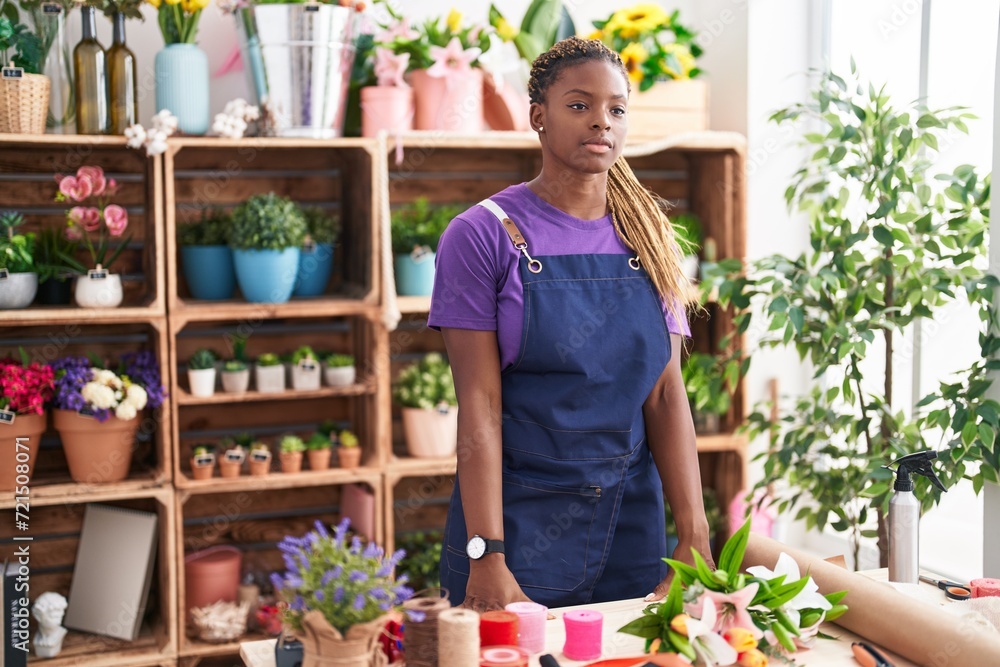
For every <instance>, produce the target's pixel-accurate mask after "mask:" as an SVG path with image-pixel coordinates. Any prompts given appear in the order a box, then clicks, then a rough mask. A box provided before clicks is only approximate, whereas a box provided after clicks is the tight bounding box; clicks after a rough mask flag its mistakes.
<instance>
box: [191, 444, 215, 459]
mask: <svg viewBox="0 0 1000 667" xmlns="http://www.w3.org/2000/svg"><path fill="white" fill-rule="evenodd" d="M214 453H215V445H213V444H212V443H210V442H199V443H197V444H196V445H194V447H192V448H191V455H192V456H196V457H197V456H207V455H208V454H214Z"/></svg>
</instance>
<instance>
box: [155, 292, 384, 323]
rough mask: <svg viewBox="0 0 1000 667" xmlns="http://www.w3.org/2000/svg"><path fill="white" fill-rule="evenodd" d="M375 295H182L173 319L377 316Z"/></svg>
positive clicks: (177, 302) (172, 313) (186, 320)
mask: <svg viewBox="0 0 1000 667" xmlns="http://www.w3.org/2000/svg"><path fill="white" fill-rule="evenodd" d="M375 298H376V297H374V296H372V295H368V296H366V297H364V299H346V298H341V299H337V298H329V299H320V298H316V299H295V300H292V301H289V302H288V303H247V302H245V301H239V302H236V301H197V300H195V299H188V298H178V299H177V301H176V303H175V304H174V305H173V306H172V307H171V310H170V313H171V315H170V317H171V320H172V321H174V322H176V323H177V324H187V323H188V322H212V321H216V320H220V319H224V320H245V321H258V320H271V319H285V318H295V317H299V318H307V317H316V316H326V317H351V316H362V317H374V316H375V315H377V314H378V313H379V312H380V308H379V306H378V304H377V303H376V301H375Z"/></svg>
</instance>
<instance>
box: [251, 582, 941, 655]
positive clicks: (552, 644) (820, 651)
mask: <svg viewBox="0 0 1000 667" xmlns="http://www.w3.org/2000/svg"><path fill="white" fill-rule="evenodd" d="M862 574H865V575H866V576H868V577H871V578H872V579H875V580H876V581H886V580H887V578H888V571H887V570H885V569H882V570H871V571H868V572H863V573H862ZM897 589H899V590H900V592H902V593H905V594H906V595H910V596H912V597H914V598H917V599H920V600H923V601H925V602H930V603H931V604H942V605H943V604H947V600H946V598H945V597H944V593H943V592H942V591H940V590H939V589H938V588H936V587H934V586H932V585H930V584H924V583H921V584H920V585H919V586H897ZM646 604H647V603H645V602H643V601H642V600H620V601H618V602H604V603H601V604H592V605H586V606H585V607H566V608H563V609H553V610H551V612H550V614H551V615H553V616H555V618H554V619H550V620H549V621H548V622H547V623H546V627H545V653H551V654H552V655H553V656H555V658H556V659H557V660H558V661H559V664H560V665H562V667H580V666H582V665H586V664H587V663H588V662H592V661H586V662H576V661H573V660H569V659H568V658H566V657H565V656H563V654H562V646H563V642H564V641H565V639H566V635H565V631H564V628H563V621H562V614H563V612H566V611H570V610H572V609H583V608H585V609H590V610H596V611H600V612H601V613H603V614H604V628H603V629H604V632H603V634H604V652H603V654H602V658H616V657H628V656H637V655H639V654H641V653H642V649H643V643H644V640H642V639H640V638H639V637H633V636H631V635H624V634H621V633H619V632H618V628H620V627H622V626H623V625H625V624H626V623H628V622H629V621H631V620H633V619H635V618H638V617H639V616H640V615H641V614H642V609H643V607H645V606H646ZM821 631H822V632H823V633H825V634H827V635H830V636H832V637H835V638H836V640H829V639H818V640H817V641H816V646H815V648H813V649H811V650H808V651H799V652H798V653H796V654H795V655H794V660H795V663H796V664H798V665H802V666H803V667H845V666H849V665H857V663H856V662H855V661H854V654H853V653H852V652H851V642H855V641H858V640H859V639H860V638H859V637H858V636H857V635H855V634H853V633H851V632H848V631H847V630H845V629H843V628H841V627H840V626H839V625H835V624H833V623H825V624H824V625H823V626H822V628H821ZM274 644H275V640H273V639H270V640H265V641H256V642H248V643H245V644H242V645H241V646H240V656H241V657H242V658H243V661H244V662H245V663H246V666H247V667H275V663H274ZM883 652H884V653H885V655H886V657H887V658H889V659H890V660H891V661H892V662H893V664H894V665H895V666H896V667H915V665H914V663H912V662H910V661H908V660H904V659H903V658H900V657H899V656H897V655H895V654H893V653H891V652H889V651H883ZM538 655H541V654H537V655H534V656H532V658H531V667H537V666H538Z"/></svg>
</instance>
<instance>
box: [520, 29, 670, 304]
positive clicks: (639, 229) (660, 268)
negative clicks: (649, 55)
mask: <svg viewBox="0 0 1000 667" xmlns="http://www.w3.org/2000/svg"><path fill="white" fill-rule="evenodd" d="M591 61H599V62H606V63H609V64H610V65H612V66H613V67H615V68H616V69H618V70H619V71H620V72H621V75H622V76H623V77H624V78H625V83H626V85H628V83H629V77H628V71H627V70H626V69H625V64H624V63H623V62H622V59H621V56H619V55H618V53H616V52H615V51H613V50H612V49H610V48H608V47H607V46H605V44H604V43H603V42H601V41H600V40H596V39H581V38H579V37H569V38H567V39H564V40H562V41H559V42H556V44H554V45H553V46H552V48H551V49H549V50H548V51H546V52H545V53H543V54H541V55H540V56H538V57H537V58H536V59H535V62H534V63H532V65H531V78H530V79H529V80H528V97H529V98H530V100H531V101H532V102H534V103H538V104H544V103H545V93H546V92H547V91H548V89H549V87H550V86H551V85H552V84H553V83H555V81H556V79H558V78H559V75H560V74H561V73H562V71H563V70H565V69H566V68H568V67H572V66H574V65H578V64H581V63H584V62H591ZM629 92H630V93H631V86H629ZM607 188H608V208H609V209H610V210H611V217H612V219H613V221H614V225H615V231H616V232H617V233H618V237H619V238H620V239H621V240H622V243H624V244H625V245H626V246H627V247H628V248H630V249H631V250H633V251H634V252H635V253H636V255H638V257H639V262H640V263H641V264H642V266H643V267H645V269H646V272H647V273H648V274H649V278H650V280H652V282H653V285H654V287H656V291H657V292H658V293H659V295H660V297H661V298H662V299H663V301H664V303H665V304H666V307H667V310H668V311H669V312H670V314H671V315H673V317H674V318H675V319H676V320H677V321H678V322H680V321H682V320H683V318H684V302H683V293H684V292H683V286H684V285H685V284H687V279H686V278H685V277H684V274H683V271H682V270H681V266H680V260H681V250H680V247H679V246H678V243H677V239H676V238H675V236H674V230H673V227H672V226H671V224H670V221H669V220H667V216H666V210H667V203H666V202H665V201H663V199H661V198H660V197H658V196H657V195H655V194H654V193H652V192H650V191H649V190H648V189H647V188H646V187H645V186H643V185H642V184H641V183H640V182H639V180H638V179H637V178H636V177H635V174H634V173H633V172H632V168H631V167H629V165H628V163H627V162H626V161H625V158H624V157H619V158H618V160H616V161H615V163H614V164H613V165H612V166H611V169H610V170H609V171H608V185H607Z"/></svg>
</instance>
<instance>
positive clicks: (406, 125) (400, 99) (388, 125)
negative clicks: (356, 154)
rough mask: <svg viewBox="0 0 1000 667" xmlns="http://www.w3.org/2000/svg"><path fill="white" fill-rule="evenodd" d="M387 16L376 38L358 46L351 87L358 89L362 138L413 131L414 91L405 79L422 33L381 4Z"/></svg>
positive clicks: (371, 36)
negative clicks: (412, 53)
mask: <svg viewBox="0 0 1000 667" xmlns="http://www.w3.org/2000/svg"><path fill="white" fill-rule="evenodd" d="M378 4H380V5H381V7H384V8H385V9H386V11H387V12H388V16H389V21H387V22H386V23H384V24H383V25H381V26H380V27H379V28H380V29H379V31H378V33H377V34H376V35H364V37H365V38H367V39H365V41H364V42H360V41H359V44H358V56H357V58H356V60H355V65H354V70H355V74H354V76H352V84H354V85H355V86H358V88H359V98H358V102H359V107H360V111H361V114H360V121H361V136H363V137H374V136H375V135H377V134H378V133H379V132H380V131H389V132H394V133H396V134H398V133H400V132H407V131H409V130H412V129H413V113H414V109H413V89H412V88H411V87H410V84H408V83H407V82H406V80H405V78H404V75H405V74H406V73H407V71H408V70H409V69H410V57H411V54H410V53H409V52H408V51H407V49H409V48H414V46H412V45H414V43H415V42H417V41H418V40H419V39H420V33H418V32H417V31H416V30H414V29H413V28H411V27H410V20H409V19H408V18H405V17H403V16H402V15H400V14H399V13H398V12H397V11H396V10H395V9H393V8H392V6H391V5H389V3H378Z"/></svg>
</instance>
